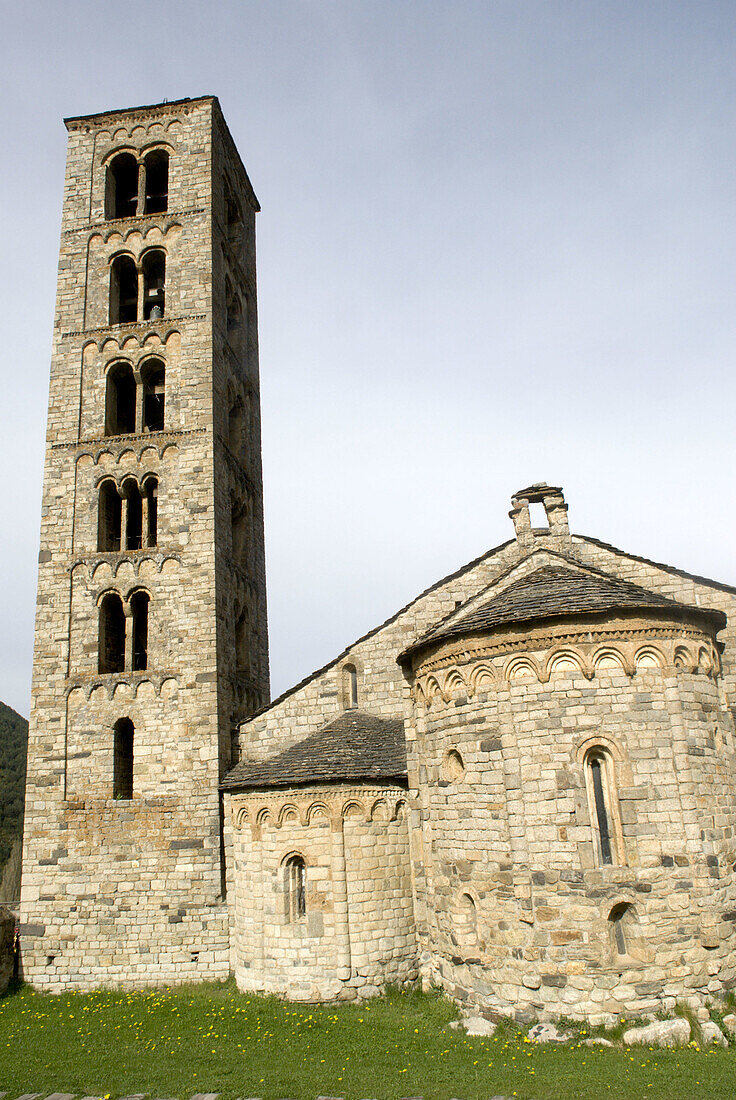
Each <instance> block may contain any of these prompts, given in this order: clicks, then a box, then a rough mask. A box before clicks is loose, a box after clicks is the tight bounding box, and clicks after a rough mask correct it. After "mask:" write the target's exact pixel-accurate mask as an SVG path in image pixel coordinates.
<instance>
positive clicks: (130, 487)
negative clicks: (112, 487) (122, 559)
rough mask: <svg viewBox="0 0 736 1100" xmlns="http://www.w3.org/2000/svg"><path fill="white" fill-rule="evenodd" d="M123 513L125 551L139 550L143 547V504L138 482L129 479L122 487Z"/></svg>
mask: <svg viewBox="0 0 736 1100" xmlns="http://www.w3.org/2000/svg"><path fill="white" fill-rule="evenodd" d="M123 512H124V513H125V515H124V519H125V549H126V550H140V549H141V547H142V545H143V502H142V500H141V491H140V489H139V488H138V482H137V481H134V480H133V478H129V479H128V480H127V481H126V482H125V483H124V485H123Z"/></svg>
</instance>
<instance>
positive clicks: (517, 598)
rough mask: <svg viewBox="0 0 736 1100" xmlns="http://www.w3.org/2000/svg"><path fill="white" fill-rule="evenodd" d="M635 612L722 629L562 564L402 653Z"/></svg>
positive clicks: (715, 617) (718, 617)
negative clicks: (541, 622)
mask: <svg viewBox="0 0 736 1100" xmlns="http://www.w3.org/2000/svg"><path fill="white" fill-rule="evenodd" d="M636 610H652V611H660V612H670V613H671V614H673V615H675V616H677V617H678V618H682V619H691V618H692V617H693V616H696V617H700V618H701V619H702V618H705V619H707V620H708V621H709V623H710V625H711V627H712V628H713V629H715V630H720V629H721V628H722V627H724V626H725V625H726V616H725V615H724V613H723V612H722V611H715V610H712V609H707V608H702V607H691V606H689V605H688V604H683V603H678V602H677V601H676V600H670V599H667V597H666V596H660V595H659V594H658V593H656V592H650V591H648V589H646V588H640V587H639V585H638V584H631V583H630V582H629V581H622V580H619V578H618V577H612V576H610V575H608V574H604V573H583V572H580V571H578V570H575V569H568V568H566V567H564V566H559V565H543V566H541V567H540V568H539V569H536V570H535V571H534V572H533V573H528V574H527V575H526V576H524V577H521V578H520V579H519V580H518V581H514V583H513V584H510V585H509V586H508V588H505V589H504V590H503V591H502V592H500V593H499V594H498V595H497V596H494V597H493V599H491V600H488V602H487V603H484V604H481V605H480V607H476V608H474V609H473V610H472V611H470V612H469V613H468V614H467V615H464V616H462V617H461V618H459V619H455V620H454V621H453V622H450V623H446V624H444V623H443V624H441V625H440V626H438V627H436V628H435V629H434V630H433V631H431V632H430V633H429V634H425V635H424V637H423V638H420V639H419V641H417V642H415V643H414V645H412V646H410V647H409V648H408V649H407V650H406V653H407V654H408V653H410V652H412V651H415V650H417V649H423V648H424V647H425V646H426V645H428V644H430V643H432V642H437V641H445V640H447V639H448V638H454V637H458V636H463V635H466V634H474V633H485V632H486V631H490V630H494V629H495V628H496V627H500V626H509V625H512V624H515V623H530V622H533V621H535V620H538V619H559V618H564V617H566V616H568V615H570V616H579V615H603V614H608V613H611V612H627V611H636Z"/></svg>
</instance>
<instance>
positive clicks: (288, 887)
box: [284, 856, 307, 921]
mask: <svg viewBox="0 0 736 1100" xmlns="http://www.w3.org/2000/svg"><path fill="white" fill-rule="evenodd" d="M284 875H285V882H284V887H285V891H286V916H287V919H288V920H289V921H297V920H300V919H301V918H302V917H304V916H306V913H307V867H306V864H305V862H304V859H303V857H302V856H289V858H288V859H287V860H286V862H285V863H284Z"/></svg>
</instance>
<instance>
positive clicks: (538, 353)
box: [0, 0, 736, 714]
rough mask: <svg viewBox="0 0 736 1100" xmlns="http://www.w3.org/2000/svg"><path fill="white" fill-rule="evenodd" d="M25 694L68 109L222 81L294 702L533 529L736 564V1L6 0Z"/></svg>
mask: <svg viewBox="0 0 736 1100" xmlns="http://www.w3.org/2000/svg"><path fill="white" fill-rule="evenodd" d="M4 8H5V14H4V17H3V32H4V33H3V41H2V44H1V45H0V74H1V76H0V81H1V82H2V95H3V112H2V124H1V125H2V131H3V155H2V172H0V204H1V205H0V209H1V210H2V221H3V245H4V248H3V263H2V265H0V280H1V283H2V296H1V298H0V301H2V309H3V349H4V355H5V360H4V363H3V383H4V395H5V400H4V401H3V404H2V410H3V431H2V433H0V457H1V458H2V463H3V471H4V495H5V502H6V503H5V508H4V510H3V518H2V523H1V524H0V559H1V564H2V576H3V580H4V583H3V586H2V596H1V600H2V603H1V604H0V699H2V700H3V701H5V702H7V703H8V704H10V705H11V706H13V707H15V708H16V709H17V710H19V711H21V713H23V714H27V713H28V705H29V685H30V672H31V655H32V632H33V615H34V606H35V583H36V559H37V553H38V525H39V515H40V493H41V470H42V462H43V453H42V452H43V438H44V430H45V415H46V399H47V386H48V369H49V352H50V345H51V329H52V321H53V309H54V291H55V279H56V261H57V253H58V240H59V224H60V215H61V194H62V182H63V173H64V156H65V143H66V131H65V130H64V127H63V125H62V121H61V120H62V117H63V116H65V115H79V114H88V113H92V112H95V111H102V110H105V109H108V108H115V107H126V106H134V105H137V104H144V103H155V102H158V101H160V100H162V99H164V98H168V99H177V98H180V97H184V96H198V95H204V94H216V95H217V96H219V98H220V102H221V104H222V108H223V111H224V113H225V117H226V118H227V121H228V123H229V126H230V129H231V131H232V133H233V136H234V138H235V141H236V143H237V145H238V148H239V150H240V153H241V155H242V158H243V161H244V163H245V165H246V167H247V169H248V172H249V174H250V177H251V180H252V182H253V185H254V187H255V189H256V193H257V194H258V196H259V199H260V201H261V205H262V207H263V212H262V213H261V214H260V215H259V220H258V273H259V313H260V346H261V383H262V401H263V435H264V438H263V453H264V477H265V503H266V550H267V563H268V595H269V612H270V638H271V669H272V689H273V693H274V694H277V693H278V692H280V691H282V690H283V689H285V688H287V687H288V686H290V685H291V684H292V683H294V682H295V681H296V680H298V679H299V678H301V677H302V676H304V675H305V674H307V673H309V672H310V671H311V670H313V669H314V668H316V667H318V666H320V665H321V664H323V663H324V662H326V661H327V660H329V659H331V658H332V657H333V656H334V655H336V654H337V653H338V652H339V651H340V650H341V649H342V648H344V646H346V645H347V644H348V643H350V642H351V641H352V640H354V639H355V638H357V637H358V636H359V635H361V634H362V633H364V632H365V631H366V630H368V629H370V628H371V627H372V626H374V625H376V624H377V623H378V622H380V621H381V620H383V619H384V618H386V617H387V616H388V615H390V614H391V613H392V612H393V611H395V610H396V609H397V608H398V607H399V606H401V605H403V604H404V603H406V602H407V601H408V600H410V599H411V598H412V597H413V596H414V595H416V594H417V593H418V592H419V591H420V590H422V589H423V588H424V587H426V586H427V585H429V584H431V583H433V582H434V581H435V580H437V579H438V578H440V577H441V576H443V575H445V574H447V573H449V572H451V571H453V570H454V569H456V568H458V567H459V566H460V565H462V564H463V563H464V562H466V561H469V560H470V559H472V558H474V557H476V556H477V555H479V554H481V553H482V552H483V551H484V550H485V549H488V548H490V547H492V546H494V545H496V544H498V543H499V542H502V541H504V540H505V539H506V538H508V537H509V536H510V534H511V533H512V527H511V523H510V520H509V519H508V516H507V512H508V508H509V498H510V496H511V493H512V492H513V491H514V490H515V489H518V488H520V487H522V486H524V485H527V484H529V483H530V482H533V481H539V480H545V481H548V482H550V483H553V484H561V485H563V487H564V489H565V492H566V495H567V500H568V502H569V505H570V519H571V524H572V527H573V530H574V531H576V532H579V533H582V534H589V535H594V536H596V537H598V538H602V539H605V540H606V541H609V542H613V543H614V544H616V545H617V546H620V547H623V548H624V549H626V550H630V551H632V552H634V553H637V554H642V555H645V556H647V557H652V558H655V559H657V560H660V561H666V562H669V563H672V564H675V565H678V566H680V567H682V568H684V569H688V570H690V571H693V572H697V573H703V574H705V575H707V576H711V577H715V578H717V579H719V580H723V581H727V582H732V583H733V582H736V569H734V543H735V542H736V511H735V510H734V507H733V487H732V486H733V480H734V423H735V406H736V400H735V399H736V381H735V380H734V361H735V359H736V356H735V353H736V320H735V318H736V311H735V310H734V302H733V296H734V258H735V255H736V220H735V218H734V213H735V211H736V149H735V142H736V118H735V117H734V116H735V115H736V66H735V65H734V47H735V46H736V35H735V31H736V4H734V3H733V0H724V2H715V0H689V2H678V0H663V2H655V0H631V2H629V0H595V2H591V0H580V2H576V0H539V2H534V0H485V2H478V3H475V2H471V0H446V2H444V3H440V2H430V0H413V2H410V3H409V2H402V0H374V2H363V0H354V2H353V0H329V2H328V0H260V2H259V3H252V2H248V0H240V2H224V0H209V2H208V3H202V2H201V0H197V2H196V3H194V2H190V0H177V2H166V0H158V2H156V3H150V2H149V3H140V2H138V0H126V3H124V4H123V3H120V2H119V0H115V2H114V3H112V2H109V0H89V2H83V0H66V2H64V3H62V2H60V0H48V2H34V0H26V3H25V4H21V3H18V2H17V0H15V2H11V0H6V3H5V5H4Z"/></svg>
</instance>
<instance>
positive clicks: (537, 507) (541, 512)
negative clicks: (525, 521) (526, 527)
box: [529, 500, 549, 531]
mask: <svg viewBox="0 0 736 1100" xmlns="http://www.w3.org/2000/svg"><path fill="white" fill-rule="evenodd" d="M529 521H530V523H531V525H532V529H533V530H534V529H536V530H539V529H540V528H541V529H542V530H544V531H548V530H549V520H548V519H547V510H546V508H545V507H544V504H543V503H542V501H541V500H534V501H531V502H530V504H529Z"/></svg>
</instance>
